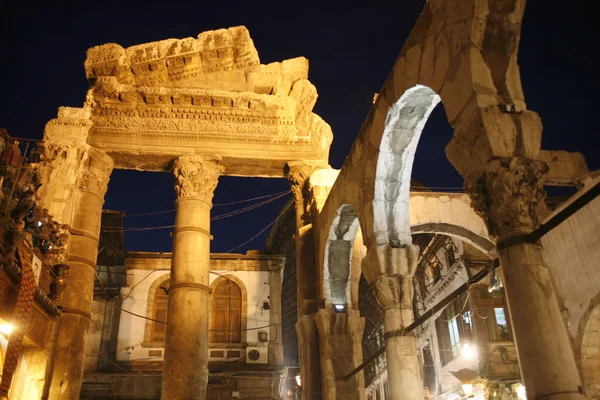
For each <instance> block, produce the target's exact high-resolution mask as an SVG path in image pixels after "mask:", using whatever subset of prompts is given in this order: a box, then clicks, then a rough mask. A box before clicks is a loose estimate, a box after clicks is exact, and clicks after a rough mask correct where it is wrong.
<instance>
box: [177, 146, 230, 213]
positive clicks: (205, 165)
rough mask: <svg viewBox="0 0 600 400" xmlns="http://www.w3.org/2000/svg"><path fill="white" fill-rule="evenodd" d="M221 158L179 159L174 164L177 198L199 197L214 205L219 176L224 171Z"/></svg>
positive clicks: (197, 157)
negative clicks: (213, 200)
mask: <svg viewBox="0 0 600 400" xmlns="http://www.w3.org/2000/svg"><path fill="white" fill-rule="evenodd" d="M219 162H220V157H218V156H215V157H212V159H211V158H204V157H199V156H196V157H194V156H192V157H179V158H178V159H177V160H175V163H174V164H173V174H174V175H175V193H176V194H177V198H183V197H197V198H200V199H202V200H204V201H206V202H207V203H212V198H213V195H214V191H215V189H216V187H217V182H218V179H219V176H220V175H221V173H222V172H223V171H224V169H225V168H223V166H222V165H220V164H219Z"/></svg>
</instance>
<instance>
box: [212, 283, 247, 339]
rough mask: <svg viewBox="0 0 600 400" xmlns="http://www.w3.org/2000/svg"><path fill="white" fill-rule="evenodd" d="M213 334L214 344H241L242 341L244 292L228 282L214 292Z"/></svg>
mask: <svg viewBox="0 0 600 400" xmlns="http://www.w3.org/2000/svg"><path fill="white" fill-rule="evenodd" d="M212 306H213V309H212V328H211V329H212V332H211V342H213V343H240V342H241V341H242V291H241V289H240V287H239V286H238V285H236V284H235V283H234V282H232V281H230V280H226V281H224V282H223V283H221V284H220V285H219V286H217V287H216V288H215V291H214V292H213V304H212Z"/></svg>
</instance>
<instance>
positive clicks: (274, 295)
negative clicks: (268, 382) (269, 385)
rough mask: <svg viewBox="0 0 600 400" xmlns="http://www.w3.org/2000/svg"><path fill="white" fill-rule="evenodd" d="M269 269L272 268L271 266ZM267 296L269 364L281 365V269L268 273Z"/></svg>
mask: <svg viewBox="0 0 600 400" xmlns="http://www.w3.org/2000/svg"><path fill="white" fill-rule="evenodd" d="M270 268H273V266H271V267H270ZM269 289H270V291H269V296H270V299H271V309H270V310H269V316H270V325H271V326H270V328H269V331H270V338H269V341H270V342H269V364H272V365H283V338H282V329H281V267H277V268H276V269H272V270H271V271H270V272H269Z"/></svg>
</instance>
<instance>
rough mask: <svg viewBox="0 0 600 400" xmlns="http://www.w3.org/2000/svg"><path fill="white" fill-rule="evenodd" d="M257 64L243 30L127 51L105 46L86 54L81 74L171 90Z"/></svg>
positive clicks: (115, 45)
mask: <svg viewBox="0 0 600 400" xmlns="http://www.w3.org/2000/svg"><path fill="white" fill-rule="evenodd" d="M259 64H260V61H259V59H258V53H257V52H256V49H255V48H254V43H253V42H252V39H251V38H250V34H249V33H248V30H247V29H246V28H245V27H243V26H237V27H233V28H229V29H219V30H216V31H208V32H203V33H201V34H199V35H198V38H185V39H167V40H162V41H160V42H153V43H146V44H141V45H137V46H132V47H129V48H127V49H125V48H123V47H121V46H119V45H118V44H114V43H109V44H106V45H102V46H96V47H92V48H91V49H89V50H88V52H87V59H86V61H85V71H86V75H87V78H88V80H90V82H92V83H95V81H96V79H97V78H99V77H101V76H115V77H117V78H118V79H119V82H121V83H126V84H132V83H134V84H136V85H140V86H174V85H176V84H177V82H180V81H185V80H190V79H191V80H193V79H196V78H198V77H200V76H202V75H211V74H217V73H225V72H229V71H234V70H248V69H250V68H252V67H256V66H258V65H259Z"/></svg>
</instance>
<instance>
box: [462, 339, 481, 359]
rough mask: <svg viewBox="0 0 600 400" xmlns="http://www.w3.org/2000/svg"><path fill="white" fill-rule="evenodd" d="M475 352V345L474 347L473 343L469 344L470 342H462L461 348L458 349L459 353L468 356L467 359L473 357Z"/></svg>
mask: <svg viewBox="0 0 600 400" xmlns="http://www.w3.org/2000/svg"><path fill="white" fill-rule="evenodd" d="M476 352H477V347H475V345H473V344H470V343H465V344H463V346H462V348H461V349H460V354H461V355H462V356H463V357H465V358H468V359H471V358H473V357H475V353H476Z"/></svg>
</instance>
